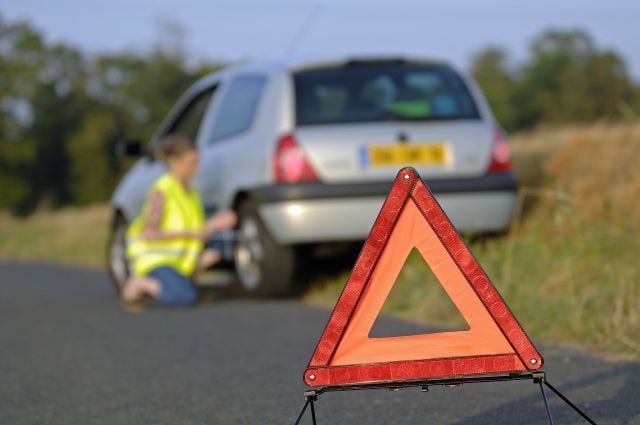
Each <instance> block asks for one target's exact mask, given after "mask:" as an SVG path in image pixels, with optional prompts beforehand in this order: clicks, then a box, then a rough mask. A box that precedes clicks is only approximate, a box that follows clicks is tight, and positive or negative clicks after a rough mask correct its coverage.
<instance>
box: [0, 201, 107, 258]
mask: <svg viewBox="0 0 640 425" xmlns="http://www.w3.org/2000/svg"><path fill="white" fill-rule="evenodd" d="M110 217H111V215H110V208H109V207H108V206H106V205H104V206H92V207H87V208H66V209H62V210H59V211H51V212H39V213H37V214H34V215H32V216H30V217H27V218H15V217H11V216H9V215H6V214H5V215H0V258H2V259H3V260H10V261H13V260H19V261H42V262H55V263H60V264H66V265H73V266H83V267H94V268H98V267H104V258H105V249H106V243H107V231H108V227H109V220H110Z"/></svg>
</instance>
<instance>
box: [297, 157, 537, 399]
mask: <svg viewBox="0 0 640 425" xmlns="http://www.w3.org/2000/svg"><path fill="white" fill-rule="evenodd" d="M414 248H415V249H417V250H418V252H419V253H420V254H421V255H422V257H423V258H424V260H425V261H426V263H427V264H428V265H429V267H430V268H431V270H432V271H433V273H434V274H435V275H436V277H437V279H438V281H439V282H440V284H441V285H442V287H443V288H444V290H445V291H446V292H447V294H448V295H449V297H450V298H451V301H452V302H453V303H454V304H455V305H456V307H457V308H458V309H459V311H460V313H461V314H462V316H463V317H464V319H465V320H466V321H467V323H468V324H469V329H468V330H465V331H454V332H440V333H432V334H424V335H411V336H397V337H385V338H370V337H369V333H370V331H371V328H372V327H373V324H374V322H375V320H376V317H377V316H378V314H379V312H380V309H381V308H382V306H383V304H384V302H385V300H386V298H387V296H388V295H389V292H390V291H391V288H392V287H393V285H394V283H395V281H396V278H397V277H398V274H399V273H400V270H401V269H402V266H403V265H404V263H405V261H406V259H407V256H408V255H409V253H410V252H411V250H412V249H414ZM542 362H543V359H542V356H540V354H539V353H538V351H537V350H536V348H535V347H534V346H533V344H532V342H531V340H530V339H529V337H528V336H527V334H526V333H525V332H524V330H523V329H522V327H521V326H520V324H519V323H518V321H517V320H516V319H515V317H514V316H513V314H512V313H511V311H510V310H509V308H508V307H507V305H506V304H505V302H504V300H503V299H502V297H501V296H500V294H499V293H498V291H497V290H496V289H495V287H494V286H493V284H492V283H491V281H490V280H489V278H488V277H487V275H486V274H485V272H484V271H483V270H482V268H481V267H480V265H479V264H478V262H477V261H476V259H475V257H474V256H473V254H472V253H471V251H470V250H469V248H468V247H467V245H466V244H465V243H464V241H463V240H462V238H461V237H460V236H459V234H458V232H457V231H456V229H455V228H454V227H453V225H452V224H451V221H449V218H448V217H447V216H446V215H445V213H444V212H443V211H442V208H441V207H440V205H439V204H438V202H437V201H436V199H435V198H434V196H433V194H432V193H431V192H430V191H429V189H428V188H427V187H426V185H425V184H424V182H423V181H422V180H421V179H420V177H419V176H418V174H417V173H416V171H415V170H414V169H412V168H405V169H402V170H401V171H400V173H398V176H397V177H396V180H395V183H394V185H393V187H392V188H391V192H390V193H389V195H388V196H387V199H386V201H385V203H384V205H383V206H382V210H381V211H380V214H379V215H378V218H377V219H376V221H375V223H374V225H373V228H372V230H371V232H370V233H369V237H368V239H367V241H366V242H365V244H364V246H363V248H362V250H361V251H360V256H359V257H358V260H357V261H356V264H355V266H354V268H353V270H352V272H351V275H350V276H349V280H348V281H347V284H346V285H345V287H344V290H343V292H342V295H341V296H340V299H339V300H338V303H337V304H336V306H335V308H334V310H333V313H332V314H331V317H330V318H329V322H328V323H327V326H326V328H325V330H324V332H323V334H322V337H321V338H320V341H319V342H318V345H317V347H316V350H315V352H314V353H313V356H312V358H311V361H310V362H309V366H308V368H307V370H306V371H305V374H304V381H305V383H306V384H307V385H309V386H312V387H317V386H335V385H357V384H366V383H381V382H407V381H417V380H424V379H433V378H455V377H462V376H469V375H485V374H498V373H499V374H503V373H515V372H524V371H527V370H536V369H538V368H540V367H541V366H542Z"/></svg>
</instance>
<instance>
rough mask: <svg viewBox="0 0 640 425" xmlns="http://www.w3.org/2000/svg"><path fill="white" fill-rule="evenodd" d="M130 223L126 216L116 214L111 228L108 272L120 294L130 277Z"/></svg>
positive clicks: (108, 246)
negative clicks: (128, 237) (128, 228)
mask: <svg viewBox="0 0 640 425" xmlns="http://www.w3.org/2000/svg"><path fill="white" fill-rule="evenodd" d="M127 227H128V223H127V220H126V219H125V218H124V216H123V215H122V214H120V213H116V215H115V217H114V219H113V225H112V226H111V234H110V235H109V243H108V245H107V271H108V272H109V277H110V278H111V282H112V283H113V286H114V288H115V290H116V292H117V293H118V294H120V288H121V287H122V285H124V282H125V281H126V280H127V278H128V277H129V266H128V265H127V257H126V251H127V245H126V238H125V236H126V232H127Z"/></svg>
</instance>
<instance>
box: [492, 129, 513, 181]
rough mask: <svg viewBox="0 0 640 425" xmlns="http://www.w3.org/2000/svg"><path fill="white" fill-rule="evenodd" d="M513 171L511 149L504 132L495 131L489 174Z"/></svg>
mask: <svg viewBox="0 0 640 425" xmlns="http://www.w3.org/2000/svg"><path fill="white" fill-rule="evenodd" d="M502 171H511V147H510V146H509V142H508V141H507V138H506V136H505V134H504V132H503V131H502V130H500V129H499V128H496V129H495V130H493V147H492V148H491V161H490V162H489V168H488V169H487V172H489V173H499V172H502Z"/></svg>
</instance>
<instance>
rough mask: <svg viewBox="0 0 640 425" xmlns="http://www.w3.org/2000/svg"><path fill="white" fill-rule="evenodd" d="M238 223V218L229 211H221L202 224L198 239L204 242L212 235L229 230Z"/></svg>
mask: <svg viewBox="0 0 640 425" xmlns="http://www.w3.org/2000/svg"><path fill="white" fill-rule="evenodd" d="M237 222H238V217H237V216H236V214H235V213H234V212H233V211H231V210H225V211H221V212H219V213H218V214H216V215H214V216H213V217H211V218H210V219H209V220H207V222H206V223H205V224H204V227H203V228H202V230H201V231H200V238H201V239H202V240H204V241H206V240H208V239H210V238H211V236H213V234H214V233H215V232H217V231H219V230H224V229H231V228H232V227H233V226H235V225H236V223H237Z"/></svg>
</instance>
